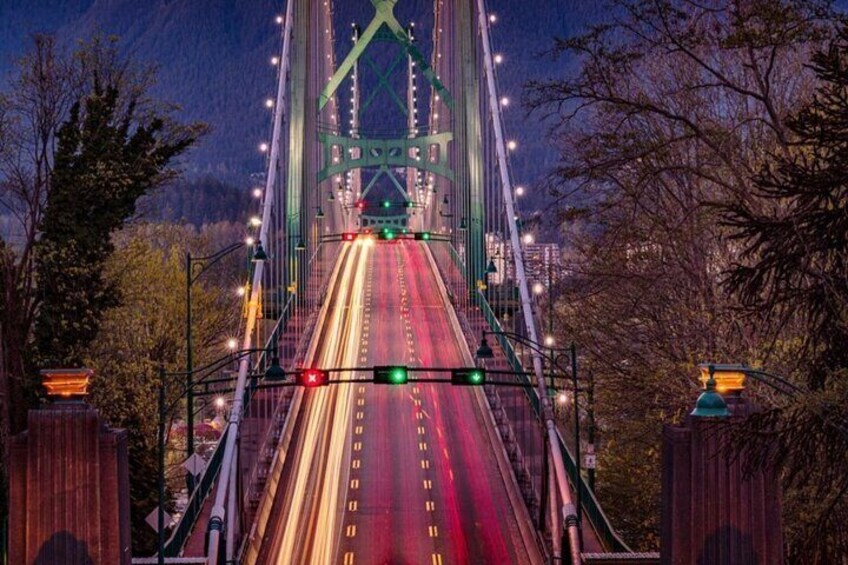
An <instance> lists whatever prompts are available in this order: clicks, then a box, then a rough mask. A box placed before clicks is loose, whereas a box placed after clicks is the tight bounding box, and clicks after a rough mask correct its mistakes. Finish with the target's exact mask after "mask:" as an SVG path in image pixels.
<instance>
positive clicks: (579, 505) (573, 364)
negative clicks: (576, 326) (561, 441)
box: [571, 341, 583, 550]
mask: <svg viewBox="0 0 848 565" xmlns="http://www.w3.org/2000/svg"><path fill="white" fill-rule="evenodd" d="M571 382H572V383H573V384H574V465H575V467H576V468H577V473H576V477H575V479H574V490H575V491H576V495H577V526H578V532H579V533H580V549H581V550H582V549H583V528H582V525H583V522H582V520H583V502H582V500H581V499H582V496H581V491H582V489H581V488H580V479H581V473H580V466H581V461H580V408H579V407H578V403H577V346H576V345H574V342H573V341H572V342H571Z"/></svg>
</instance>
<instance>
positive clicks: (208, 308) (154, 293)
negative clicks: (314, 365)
mask: <svg viewBox="0 0 848 565" xmlns="http://www.w3.org/2000/svg"><path fill="white" fill-rule="evenodd" d="M215 228H216V226H210V229H209V231H213V232H214V231H215ZM207 235H208V234H207V233H204V232H201V233H199V234H198V233H196V232H195V230H194V229H193V228H191V227H184V226H173V225H152V224H139V225H133V226H131V227H129V228H127V229H125V230H123V231H122V232H119V233H118V234H117V236H116V237H115V238H114V240H115V242H116V252H115V253H114V254H112V255H110V256H109V258H108V259H107V260H106V262H105V264H104V271H103V273H104V275H103V276H104V281H105V283H106V284H107V285H108V286H110V287H112V288H114V289H115V291H116V292H117V293H118V294H119V295H120V296H121V304H120V305H118V306H115V307H110V308H107V309H106V310H104V311H103V313H102V319H101V323H100V324H99V330H98V333H97V336H96V338H95V339H94V340H93V341H92V343H91V345H90V347H89V348H88V350H87V351H86V355H85V359H84V361H85V363H86V366H88V367H92V368H93V369H95V376H94V379H93V381H92V386H91V402H92V403H93V404H94V405H95V406H96V407H97V408H98V409H99V410H100V412H101V414H102V415H103V416H104V417H105V418H106V420H107V421H108V422H109V423H110V424H111V425H113V426H116V427H122V428H125V429H126V430H127V432H128V434H129V448H130V449H129V450H130V460H131V462H132V463H131V465H130V500H131V519H132V541H133V552H134V554H136V555H143V554H145V553H148V554H149V553H151V552H153V551H154V549H155V542H156V536H155V532H154V531H153V530H152V529H151V528H150V526H149V525H148V524H147V523H146V522H145V518H146V517H147V515H148V514H149V513H150V512H152V511H153V510H154V509H155V508H156V506H157V504H158V498H157V493H158V486H157V476H158V474H157V473H158V457H157V424H158V406H157V395H158V386H159V376H158V373H157V370H158V365H159V363H160V362H161V363H164V364H165V366H166V369H167V370H168V371H178V370H182V369H183V360H184V358H185V325H184V324H185V308H186V304H185V265H184V261H183V258H184V254H185V252H186V250H187V247H188V246H191V247H195V249H201V250H202V249H203V247H202V245H203V243H204V240H205V239H206V238H207ZM231 272H232V267H230V268H227V267H226V266H225V267H223V269H222V270H221V271H220V272H218V275H219V278H220V279H221V280H228V279H230V277H232V276H233V275H231V274H229V273H231ZM230 288H232V285H231V286H230ZM233 300H234V299H233V295H232V293H231V292H228V289H227V288H222V287H219V286H208V287H207V286H203V285H201V284H197V285H196V286H195V289H194V296H193V301H192V302H193V306H194V316H193V317H194V322H195V323H194V334H195V340H194V345H195V348H194V352H195V355H196V358H197V360H198V364H202V363H205V362H207V361H211V360H214V359H216V358H218V357H219V356H220V355H221V353H222V351H223V350H224V347H223V346H222V344H223V343H224V342H225V340H226V338H227V337H228V336H229V335H233V333H234V332H235V331H236V330H237V327H238V323H239V313H240V312H239V309H238V308H237V307H235V306H236V304H234V302H233ZM180 384H181V382H180V381H169V387H168V391H169V398H168V404H169V405H171V404H173V405H175V406H176V407H177V410H176V411H175V412H173V413H171V414H169V422H172V421H173V419H174V418H180V417H181V415H182V414H183V411H182V410H181V409H180V408H181V406H182V405H181V404H180V402H179V394H180V392H181V387H180ZM169 427H170V426H169ZM170 443H171V442H169V445H170ZM183 459H184V454H182V453H180V452H178V451H177V450H176V449H175V448H174V446H171V447H170V448H169V464H172V466H173V470H172V471H171V472H169V477H170V478H171V480H170V481H169V483H171V484H176V485H179V484H180V483H181V482H182V478H183V476H184V475H183V473H182V472H181V468H180V467H179V465H180V463H182V460H183ZM170 466H171V465H169V468H170Z"/></svg>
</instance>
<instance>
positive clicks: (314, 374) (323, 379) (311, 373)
mask: <svg viewBox="0 0 848 565" xmlns="http://www.w3.org/2000/svg"><path fill="white" fill-rule="evenodd" d="M295 384H297V385H298V386H303V387H306V388H314V387H319V386H327V385H328V384H330V373H329V371H324V370H322V369H300V370H299V371H298V372H297V374H296V375H295Z"/></svg>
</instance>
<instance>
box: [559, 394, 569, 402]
mask: <svg viewBox="0 0 848 565" xmlns="http://www.w3.org/2000/svg"><path fill="white" fill-rule="evenodd" d="M557 401H558V402H559V403H560V404H565V403H566V402H568V395H567V394H565V393H564V392H561V393H559V394H558V395H557Z"/></svg>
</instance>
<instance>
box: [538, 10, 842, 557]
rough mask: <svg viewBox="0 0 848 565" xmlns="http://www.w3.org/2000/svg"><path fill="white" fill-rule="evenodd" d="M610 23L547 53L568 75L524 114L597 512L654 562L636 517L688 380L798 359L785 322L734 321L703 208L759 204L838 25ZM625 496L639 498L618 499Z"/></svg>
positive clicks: (796, 13)
mask: <svg viewBox="0 0 848 565" xmlns="http://www.w3.org/2000/svg"><path fill="white" fill-rule="evenodd" d="M610 13H611V14H612V15H611V20H610V22H609V23H607V24H604V25H598V26H595V27H593V28H592V29H590V31H589V32H587V33H585V34H583V35H581V36H579V37H575V38H571V39H567V40H561V41H559V42H558V44H557V48H558V50H560V52H567V53H569V54H571V55H574V56H576V57H577V58H578V59H579V61H580V65H581V66H580V69H579V71H578V72H577V73H576V75H575V76H573V77H570V78H567V79H552V80H549V81H546V82H537V83H533V84H531V106H532V107H533V108H534V109H535V110H536V111H537V112H539V113H543V114H545V115H547V116H548V117H550V118H553V119H554V120H555V121H556V126H555V129H554V132H553V133H554V136H555V139H556V141H557V144H558V147H559V148H560V151H561V165H560V167H559V168H558V169H557V170H556V171H555V173H554V175H553V178H552V181H553V185H554V189H555V195H556V196H557V197H558V198H559V199H560V201H561V202H567V203H568V206H567V207H566V206H561V208H562V209H563V214H562V216H561V220H562V221H563V228H564V230H565V232H566V236H567V238H568V242H569V244H570V246H569V250H568V257H567V259H568V268H569V271H570V275H571V276H570V277H569V278H568V280H567V283H565V284H563V285H562V286H563V288H561V289H560V290H561V293H560V294H561V298H560V300H559V302H558V304H557V308H556V318H557V321H558V324H559V326H560V328H561V330H560V331H561V332H562V333H563V334H564V336H563V337H566V336H567V337H568V338H569V339H572V338H573V339H575V340H576V341H577V342H578V343H580V344H581V349H582V350H583V351H585V352H586V356H587V359H586V364H587V365H589V366H591V367H592V370H593V373H594V375H595V379H596V413H597V421H598V428H599V437H600V441H601V446H600V448H599V463H598V464H599V466H600V467H601V468H603V469H604V470H605V471H604V472H603V473H599V476H598V484H599V493H600V496H601V498H600V501H601V503H602V504H603V505H605V506H606V505H607V504H609V509H610V512H609V513H610V515H611V518H612V520H613V523H615V524H622V526H623V529H624V530H626V533H627V534H628V538H629V540H630V541H631V542H632V543H633V545H634V546H635V547H638V548H642V549H655V548H656V540H657V539H658V528H659V521H658V520H659V513H658V512H652V511H650V510H646V506H647V508H649V509H650V508H654V509H656V508H657V505H658V502H659V489H660V483H659V481H658V480H653V479H656V478H658V477H659V472H658V464H659V460H658V458H657V457H656V454H657V453H658V451H659V443H660V438H661V433H660V432H661V426H662V424H663V423H668V422H675V421H678V420H679V419H680V418H681V417H682V416H683V415H685V414H686V413H687V412H688V411H690V410H691V407H692V404H693V402H694V399H695V398H696V396H697V382H696V381H695V380H694V379H693V378H686V376H687V375H691V376H694V372H695V371H694V367H695V365H696V364H697V363H699V362H702V361H706V360H714V361H716V362H740V361H749V362H753V361H763V362H768V363H769V364H770V365H772V366H781V364H782V363H783V362H784V357H783V356H782V355H781V354H782V353H784V352H785V353H786V355H787V357H790V356H791V355H792V354H794V353H796V351H793V350H791V348H786V347H783V346H779V345H780V344H781V343H782V344H786V343H790V342H791V341H792V340H791V338H792V335H793V334H792V332H793V331H798V330H799V327H798V325H797V323H796V322H795V321H794V320H790V321H787V322H786V323H785V324H783V325H779V324H771V323H769V322H770V320H768V319H765V318H764V317H763V316H761V315H759V313H758V312H757V311H742V310H740V308H739V307H740V303H739V301H738V300H737V299H736V298H735V297H734V296H733V295H732V294H730V293H728V292H727V290H726V289H725V288H723V287H722V285H721V273H722V272H724V271H725V270H726V269H727V268H728V267H730V265H731V264H733V262H734V261H735V260H736V259H737V258H738V254H739V244H728V241H727V239H726V234H727V231H728V228H727V227H726V226H723V225H722V224H721V218H722V216H721V211H720V209H719V208H718V207H717V206H716V204H718V203H723V202H731V201H741V202H751V204H752V206H756V205H757V203H758V199H757V198H756V197H755V195H754V194H753V184H754V183H753V180H752V178H753V177H754V176H756V174H757V173H758V171H759V170H760V169H761V168H762V166H763V164H764V163H765V160H766V159H767V157H768V155H769V153H771V154H774V155H781V154H786V153H787V152H788V151H789V148H790V144H791V142H792V138H793V133H792V131H790V130H789V129H788V128H787V125H786V123H785V120H786V118H787V117H789V115H790V114H791V113H792V111H793V110H794V109H795V108H797V107H798V106H799V104H802V103H803V102H805V101H806V100H807V99H808V98H809V96H810V94H811V92H812V90H813V88H814V85H815V76H814V74H813V73H812V72H811V71H810V70H809V69H807V68H806V66H805V63H806V62H807V60H808V56H809V54H810V53H812V52H813V51H814V50H815V49H816V48H817V47H819V46H820V45H821V44H822V43H823V42H824V41H825V40H826V39H827V38H828V37H830V36H831V35H832V34H833V28H834V21H835V19H836V18H835V16H834V15H833V14H832V13H831V11H830V9H829V3H828V2H799V1H792V0H783V1H780V2H773V1H766V0H756V1H753V2H750V1H745V2H742V1H730V2H707V3H700V4H698V3H692V2H688V1H686V0H667V1H661V2H655V1H653V0H618V1H615V2H613V7H612V9H611V10H610ZM781 332H786V333H781ZM636 446H640V448H636ZM651 454H654V455H653V456H652V455H651ZM622 474H624V475H629V476H630V477H624V476H620V475H622ZM631 477H641V478H646V480H644V481H634V480H631ZM649 477H650V478H651V479H652V480H647V478H649ZM637 499H639V500H651V501H653V502H652V503H650V504H646V505H632V504H631V505H624V504H619V503H618V502H617V501H621V500H637Z"/></svg>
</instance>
